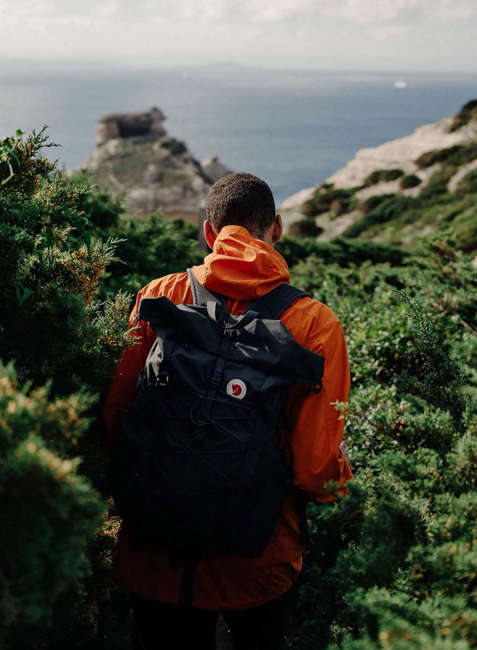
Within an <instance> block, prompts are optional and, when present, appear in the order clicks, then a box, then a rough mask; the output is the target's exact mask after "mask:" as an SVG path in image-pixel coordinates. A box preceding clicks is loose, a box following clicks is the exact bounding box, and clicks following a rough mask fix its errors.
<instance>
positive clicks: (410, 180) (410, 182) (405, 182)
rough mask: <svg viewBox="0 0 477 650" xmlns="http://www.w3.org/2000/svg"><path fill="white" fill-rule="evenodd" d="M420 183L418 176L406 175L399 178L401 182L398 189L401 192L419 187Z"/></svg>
mask: <svg viewBox="0 0 477 650" xmlns="http://www.w3.org/2000/svg"><path fill="white" fill-rule="evenodd" d="M421 183H422V181H421V179H420V178H419V176H416V175H415V174H406V175H405V176H403V177H402V178H401V181H400V183H399V185H400V187H401V189H402V190H407V189H409V188H410V187H416V186H417V185H420V184H421Z"/></svg>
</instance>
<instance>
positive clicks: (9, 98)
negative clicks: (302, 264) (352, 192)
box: [0, 62, 477, 205]
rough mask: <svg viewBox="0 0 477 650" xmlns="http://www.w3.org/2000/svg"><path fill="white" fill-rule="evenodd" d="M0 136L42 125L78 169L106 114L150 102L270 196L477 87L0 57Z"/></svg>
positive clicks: (388, 76)
mask: <svg viewBox="0 0 477 650" xmlns="http://www.w3.org/2000/svg"><path fill="white" fill-rule="evenodd" d="M0 91H1V92H0V138H3V137H6V136H7V135H11V134H13V133H14V132H15V130H16V129H17V128H21V129H22V130H23V131H25V132H27V133H28V132H30V131H32V130H33V129H35V130H37V131H38V130H39V129H40V128H41V127H42V126H43V125H44V124H46V125H48V135H49V138H50V141H51V142H54V143H56V144H59V145H61V146H60V147H58V148H54V149H48V150H46V152H47V155H48V156H49V157H50V158H58V161H59V166H60V168H61V167H64V168H66V169H67V170H72V169H76V168H78V167H80V166H81V164H82V163H83V162H84V161H85V160H86V159H87V157H88V155H89V154H90V153H91V151H93V149H94V148H95V146H96V142H95V129H96V123H97V120H98V118H99V117H101V116H102V115H104V114H105V113H121V112H129V111H143V110H147V109H149V108H151V107H152V106H158V107H159V108H160V109H161V110H163V111H164V113H165V114H166V116H167V121H166V123H165V126H166V128H167V130H168V133H169V135H170V136H172V137H175V138H177V139H179V140H183V141H185V143H186V144H187V147H188V149H189V150H190V151H191V153H192V154H193V155H194V156H195V157H196V158H197V159H198V160H203V159H204V158H206V157H207V156H210V155H217V156H218V157H219V158H220V160H221V161H222V162H223V163H224V164H225V165H227V166H228V167H229V168H230V169H232V170H234V171H249V172H252V173H254V174H257V175H258V176H260V177H262V178H264V179H265V180H266V181H267V182H268V183H269V184H270V185H271V187H272V190H273V192H274V195H275V198H276V202H277V205H279V204H280V203H281V202H282V201H283V200H284V199H285V198H286V197H287V196H290V195H291V194H293V193H295V192H297V191H298V190H300V189H303V188H305V187H310V186H312V185H316V184H318V183H320V182H323V181H325V180H326V178H327V177H328V176H330V175H331V174H332V173H334V172H335V171H336V170H337V169H340V168H341V167H343V166H344V165H345V164H346V163H347V162H348V161H349V160H350V159H351V158H352V157H353V156H354V154H355V153H356V151H357V150H358V149H361V148H363V147H374V146H377V145H379V144H382V143H383V142H386V141H388V140H392V139H395V138H399V137H403V136H405V135H408V134H409V133H411V132H412V131H413V130H414V129H416V128H417V127H419V126H422V125H423V124H428V123H430V122H435V121H437V120H439V119H441V118H443V117H445V116H447V115H451V114H453V113H456V112H457V111H458V110H459V108H460V107H461V106H462V104H464V103H465V102H467V101H469V100H470V99H473V98H475V97H476V96H477V73H476V74H470V73H455V74H452V73H449V72H442V73H439V72H432V73H431V72H406V71H400V72H370V71H361V72H360V71H313V70H297V71H293V70H270V69H259V68H246V67H242V66H228V65H219V66H209V67H207V66H206V67H196V68H194V67H191V68H185V67H181V68H170V69H168V68H147V69H146V68H133V67H120V66H114V67H107V66H105V65H97V66H93V65H87V66H84V67H80V66H78V65H76V66H66V65H63V66H61V65H35V66H32V65H27V64H18V63H16V64H13V63H11V64H8V63H5V62H3V63H2V64H1V65H0Z"/></svg>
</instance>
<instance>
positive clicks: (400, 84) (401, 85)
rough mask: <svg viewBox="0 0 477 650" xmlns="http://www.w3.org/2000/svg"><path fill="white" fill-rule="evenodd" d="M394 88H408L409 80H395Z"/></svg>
mask: <svg viewBox="0 0 477 650" xmlns="http://www.w3.org/2000/svg"><path fill="white" fill-rule="evenodd" d="M394 88H407V82H406V81H395V82H394Z"/></svg>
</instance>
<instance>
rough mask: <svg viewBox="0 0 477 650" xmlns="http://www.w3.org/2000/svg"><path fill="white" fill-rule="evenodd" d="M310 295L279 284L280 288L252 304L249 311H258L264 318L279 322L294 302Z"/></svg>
mask: <svg viewBox="0 0 477 650" xmlns="http://www.w3.org/2000/svg"><path fill="white" fill-rule="evenodd" d="M309 295H310V294H308V293H305V291H302V290H301V289H297V288H296V287H292V286H291V285H290V284H279V285H278V287H275V289H272V290H271V291H269V292H268V293H266V294H265V295H264V296H262V297H261V298H258V299H257V300H255V301H254V302H252V304H251V305H250V306H249V308H248V309H247V311H256V312H258V313H259V314H260V316H261V317H262V318H267V319H270V320H278V319H279V318H280V316H281V315H282V314H283V312H284V311H285V310H286V309H287V308H288V307H289V306H290V305H291V304H292V302H294V301H295V300H297V299H298V298H306V297H307V296H309Z"/></svg>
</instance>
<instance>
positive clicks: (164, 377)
mask: <svg viewBox="0 0 477 650" xmlns="http://www.w3.org/2000/svg"><path fill="white" fill-rule="evenodd" d="M168 383H169V373H168V372H164V371H163V372H160V373H159V374H158V375H157V377H156V380H155V382H154V385H155V386H160V387H164V386H167V384H168Z"/></svg>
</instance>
